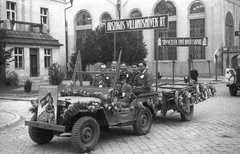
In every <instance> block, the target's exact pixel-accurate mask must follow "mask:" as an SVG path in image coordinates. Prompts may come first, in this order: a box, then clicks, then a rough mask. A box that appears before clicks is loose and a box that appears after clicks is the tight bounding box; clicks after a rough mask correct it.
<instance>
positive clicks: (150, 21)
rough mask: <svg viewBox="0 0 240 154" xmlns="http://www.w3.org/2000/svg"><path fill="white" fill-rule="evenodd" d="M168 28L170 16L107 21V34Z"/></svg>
mask: <svg viewBox="0 0 240 154" xmlns="http://www.w3.org/2000/svg"><path fill="white" fill-rule="evenodd" d="M158 28H168V15H159V16H149V17H139V18H129V19H119V20H107V21H106V29H105V31H106V33H111V32H121V31H122V32H123V31H133V30H144V29H158Z"/></svg>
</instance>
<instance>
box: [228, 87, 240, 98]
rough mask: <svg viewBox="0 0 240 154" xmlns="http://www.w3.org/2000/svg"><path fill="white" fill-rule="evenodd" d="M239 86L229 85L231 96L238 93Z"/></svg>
mask: <svg viewBox="0 0 240 154" xmlns="http://www.w3.org/2000/svg"><path fill="white" fill-rule="evenodd" d="M237 91H238V90H237V87H236V86H229V93H230V95H231V96H236V95H237Z"/></svg>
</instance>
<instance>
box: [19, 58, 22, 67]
mask: <svg viewBox="0 0 240 154" xmlns="http://www.w3.org/2000/svg"><path fill="white" fill-rule="evenodd" d="M22 65H23V61H22V56H20V57H19V68H23V66H22Z"/></svg>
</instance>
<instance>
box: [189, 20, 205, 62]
mask: <svg viewBox="0 0 240 154" xmlns="http://www.w3.org/2000/svg"><path fill="white" fill-rule="evenodd" d="M190 37H205V19H192V20H190ZM189 52H190V56H191V57H192V58H193V59H205V47H189Z"/></svg>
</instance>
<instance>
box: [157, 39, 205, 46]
mask: <svg viewBox="0 0 240 154" xmlns="http://www.w3.org/2000/svg"><path fill="white" fill-rule="evenodd" d="M207 45H208V38H207V37H203V38H159V39H158V46H207Z"/></svg>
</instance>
